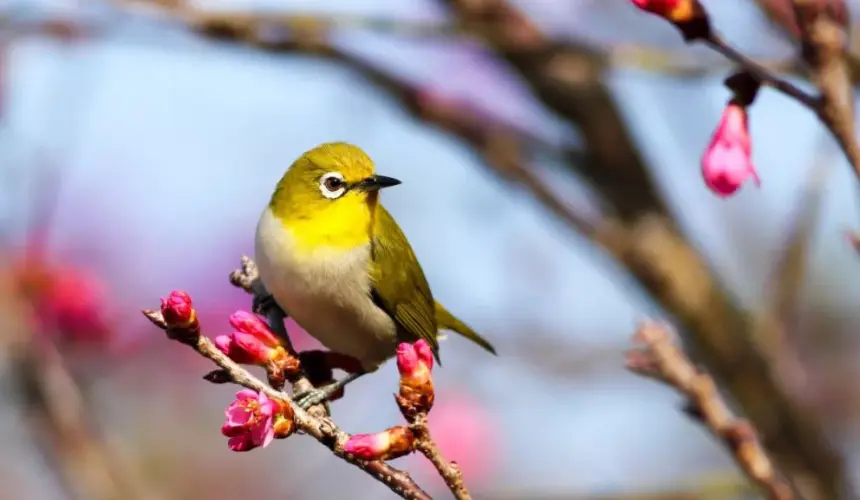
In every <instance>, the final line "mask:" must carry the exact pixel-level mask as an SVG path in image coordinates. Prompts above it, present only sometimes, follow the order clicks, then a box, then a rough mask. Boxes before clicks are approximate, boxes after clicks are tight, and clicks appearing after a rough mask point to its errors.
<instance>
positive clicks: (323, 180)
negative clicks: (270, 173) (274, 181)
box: [269, 142, 400, 243]
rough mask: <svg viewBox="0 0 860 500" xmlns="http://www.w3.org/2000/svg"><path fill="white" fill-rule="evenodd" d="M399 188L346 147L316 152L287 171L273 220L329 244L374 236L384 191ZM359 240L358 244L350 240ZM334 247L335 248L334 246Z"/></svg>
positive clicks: (279, 187)
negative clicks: (324, 236) (318, 236)
mask: <svg viewBox="0 0 860 500" xmlns="http://www.w3.org/2000/svg"><path fill="white" fill-rule="evenodd" d="M397 184H400V181H398V180H397V179H394V178H391V177H386V176H383V175H377V174H376V173H375V169H374V165H373V160H371V159H370V157H369V156H367V154H366V153H365V152H364V151H362V150H361V148H359V147H357V146H354V145H352V144H347V143H345V142H332V143H326V144H322V145H320V146H317V147H315V148H313V149H311V150H309V151H307V152H305V153H304V154H303V155H302V156H300V157H299V159H297V160H296V161H295V162H294V163H293V164H292V165H291V166H290V168H289V169H288V170H287V172H286V173H285V174H284V176H283V177H282V178H281V180H280V181H279V182H278V185H277V186H276V187H275V192H274V193H273V194H272V199H271V201H270V203H269V207H270V208H271V210H272V212H273V213H274V215H275V216H276V217H278V218H280V219H281V220H282V221H284V222H285V223H286V224H287V225H288V226H302V228H301V230H302V232H311V229H310V228H308V227H306V225H310V227H311V228H312V229H313V231H312V232H314V233H316V232H325V233H328V234H329V235H330V237H329V239H333V238H334V239H338V241H337V243H339V242H340V240H341V239H343V238H345V237H346V236H348V235H349V234H352V233H357V232H361V231H363V232H364V234H365V237H367V234H368V233H367V232H368V231H369V230H370V224H371V221H372V218H373V213H374V210H375V208H376V204H377V202H378V192H379V190H380V189H382V188H385V187H389V186H396V185H397ZM349 239H354V238H349ZM329 243H331V242H329Z"/></svg>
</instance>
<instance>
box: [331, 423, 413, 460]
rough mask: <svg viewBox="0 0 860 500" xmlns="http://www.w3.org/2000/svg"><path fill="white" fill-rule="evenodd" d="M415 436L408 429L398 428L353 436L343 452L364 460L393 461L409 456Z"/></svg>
mask: <svg viewBox="0 0 860 500" xmlns="http://www.w3.org/2000/svg"><path fill="white" fill-rule="evenodd" d="M414 444H415V435H414V434H412V431H411V430H410V429H409V428H408V427H404V426H397V427H391V428H390V429H386V430H384V431H382V432H376V433H373V434H353V435H352V436H350V438H349V440H348V441H347V442H346V443H345V444H344V445H343V451H345V452H346V453H350V454H352V455H355V456H356V457H358V458H360V459H362V460H392V459H394V458H398V457H402V456H404V455H407V454H409V453H410V452H412V450H413V446H414Z"/></svg>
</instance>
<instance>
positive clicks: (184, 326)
mask: <svg viewBox="0 0 860 500" xmlns="http://www.w3.org/2000/svg"><path fill="white" fill-rule="evenodd" d="M161 316H162V318H164V323H165V324H166V325H167V335H168V336H169V337H170V338H172V339H174V340H178V341H180V342H184V343H186V344H193V343H194V342H196V341H197V337H199V336H200V322H199V321H198V320H197V311H195V310H194V304H192V302H191V297H190V296H189V295H188V294H187V293H186V292H183V291H181V290H173V291H172V292H170V295H168V296H167V298H162V299H161Z"/></svg>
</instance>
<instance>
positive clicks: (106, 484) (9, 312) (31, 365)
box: [0, 269, 159, 500]
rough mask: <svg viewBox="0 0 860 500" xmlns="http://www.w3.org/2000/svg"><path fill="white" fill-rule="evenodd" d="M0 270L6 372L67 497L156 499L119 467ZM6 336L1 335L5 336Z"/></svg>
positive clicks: (74, 386) (75, 387)
mask: <svg viewBox="0 0 860 500" xmlns="http://www.w3.org/2000/svg"><path fill="white" fill-rule="evenodd" d="M4 273H5V270H3V269H0V316H2V320H0V321H2V322H3V324H2V325H0V332H6V333H8V334H9V335H14V337H11V336H10V337H8V338H0V341H2V343H3V348H4V350H6V352H8V353H9V354H10V360H11V363H12V368H11V373H12V374H14V375H15V381H16V383H17V390H18V393H19V395H20V396H21V403H22V405H23V407H24V410H25V412H26V419H25V420H26V422H27V424H28V425H29V426H30V428H31V429H32V433H33V439H34V441H35V443H36V444H37V447H38V449H39V451H40V452H41V453H42V455H43V456H44V458H45V460H46V462H47V463H48V465H49V466H50V467H51V468H53V469H55V470H56V473H57V475H58V476H59V479H60V481H61V483H62V485H63V487H64V488H65V489H66V490H67V493H68V496H69V497H71V498H81V499H88V500H89V499H92V500H113V499H117V498H128V499H130V500H143V499H151V498H158V497H159V495H157V494H156V493H155V492H153V491H151V489H150V488H148V487H146V486H145V483H144V481H142V480H141V478H139V477H137V476H136V475H135V474H134V472H133V470H132V469H130V468H129V467H126V466H124V465H123V462H122V460H120V459H119V457H117V456H116V454H115V453H114V452H113V450H111V448H110V447H109V446H108V445H107V444H106V443H105V442H104V439H103V437H102V436H101V432H100V431H99V429H98V428H97V423H98V419H97V418H95V416H94V415H93V414H92V412H91V411H90V409H89V408H88V403H87V401H86V398H85V394H84V393H83V392H82V390H81V387H80V386H79V385H78V383H77V381H76V380H75V379H74V377H73V376H72V374H71V373H70V372H69V370H68V369H67V368H66V365H65V361H64V360H63V357H62V354H61V353H60V352H59V351H58V350H57V348H56V346H55V345H54V344H53V342H52V341H51V339H49V338H47V336H46V335H44V334H43V332H34V331H32V330H31V325H32V323H31V322H30V321H27V320H26V319H25V317H26V315H27V314H29V312H30V309H31V308H30V307H29V306H28V305H27V304H26V303H25V302H24V301H23V300H17V299H16V298H15V295H16V294H15V292H14V291H12V290H8V289H6V285H7V284H9V283H8V280H7V279H6V276H4ZM4 337H5V335H4Z"/></svg>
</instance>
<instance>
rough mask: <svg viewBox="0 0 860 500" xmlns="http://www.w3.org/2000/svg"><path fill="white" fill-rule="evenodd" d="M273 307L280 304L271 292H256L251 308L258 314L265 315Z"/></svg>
mask: <svg viewBox="0 0 860 500" xmlns="http://www.w3.org/2000/svg"><path fill="white" fill-rule="evenodd" d="M273 307H278V304H277V302H275V298H274V297H272V294H270V293H265V294H255V295H254V299H253V301H252V302H251V310H252V311H254V312H255V313H257V314H263V315H265V314H266V313H267V312H268V311H269V310H270V309H271V308H273Z"/></svg>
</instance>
